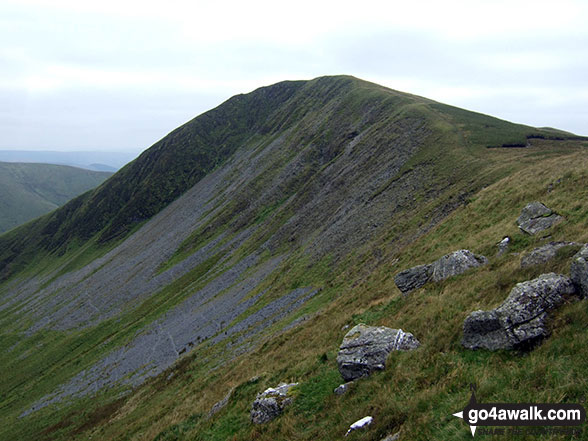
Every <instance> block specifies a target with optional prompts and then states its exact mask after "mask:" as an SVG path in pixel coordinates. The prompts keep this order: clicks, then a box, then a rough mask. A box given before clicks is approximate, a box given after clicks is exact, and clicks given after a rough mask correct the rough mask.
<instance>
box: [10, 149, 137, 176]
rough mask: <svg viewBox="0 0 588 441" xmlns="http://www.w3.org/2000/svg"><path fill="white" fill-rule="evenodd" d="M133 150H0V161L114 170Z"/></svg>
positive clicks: (121, 164) (135, 154)
mask: <svg viewBox="0 0 588 441" xmlns="http://www.w3.org/2000/svg"><path fill="white" fill-rule="evenodd" d="M136 156H137V153H133V152H102V151H87V152H56V151H49V150H41V151H35V150H0V161H4V162H31V163H43V164H57V165H70V166H72V167H79V168H85V169H88V170H94V171H111V172H115V171H117V170H119V169H120V168H122V167H123V166H124V165H125V164H127V163H129V162H131V161H132V160H133V159H135V157H136Z"/></svg>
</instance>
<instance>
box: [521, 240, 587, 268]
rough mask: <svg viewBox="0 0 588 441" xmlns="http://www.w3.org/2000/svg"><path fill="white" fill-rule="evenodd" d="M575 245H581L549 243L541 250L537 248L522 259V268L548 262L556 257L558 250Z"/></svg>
mask: <svg viewBox="0 0 588 441" xmlns="http://www.w3.org/2000/svg"><path fill="white" fill-rule="evenodd" d="M573 245H580V244H579V243H576V242H549V243H548V244H545V245H543V246H541V247H539V248H535V249H534V250H532V251H530V252H529V253H527V254H525V255H524V256H523V257H522V258H521V268H525V267H528V266H532V265H539V264H541V263H545V262H548V261H550V260H551V259H553V258H554V257H555V256H556V254H557V250H559V249H560V248H563V247H567V246H573Z"/></svg>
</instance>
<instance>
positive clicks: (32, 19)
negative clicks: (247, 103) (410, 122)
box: [0, 0, 588, 152]
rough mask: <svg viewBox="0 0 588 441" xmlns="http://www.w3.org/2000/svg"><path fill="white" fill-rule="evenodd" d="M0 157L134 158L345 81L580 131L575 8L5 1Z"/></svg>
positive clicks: (587, 96) (586, 33)
mask: <svg viewBox="0 0 588 441" xmlns="http://www.w3.org/2000/svg"><path fill="white" fill-rule="evenodd" d="M0 13H1V14H0V17H2V18H0V35H1V36H2V43H0V63H1V64H2V66H3V68H2V69H1V71H0V72H1V73H0V102H1V103H2V105H1V106H0V128H1V130H2V133H3V135H4V136H3V137H2V141H1V142H0V149H1V150H61V151H71V150H103V151H125V150H126V151H135V152H138V151H141V150H143V149H146V148H148V147H149V146H151V145H152V144H153V143H155V142H156V141H158V140H159V139H161V138H162V137H164V136H165V135H166V134H167V133H169V132H170V131H172V130H173V129H175V128H176V127H178V126H180V125H181V124H183V123H185V122H187V121H189V120H190V119H192V118H194V117H196V116H197V115H199V114H201V113H203V112H205V111H207V110H210V109H212V108H214V107H216V106H218V105H219V104H221V103H222V102H223V101H225V100H226V99H228V98H230V97H231V96H233V95H236V94H241V93H247V92H250V91H252V90H254V89H256V88H258V87H262V86H267V85H270V84H273V83H276V82H279V81H284V80H301V79H302V80H308V79H312V78H315V77H318V76H323V75H336V74H346V75H353V76H356V77H358V78H361V79H364V80H367V81H372V82H375V83H378V84H381V85H383V86H386V87H389V88H392V89H395V90H399V91H402V92H407V93H411V94H415V95H420V96H424V97H426V98H429V99H432V100H435V101H440V102H443V103H445V104H450V105H453V106H457V107H461V108H464V109H467V110H472V111H476V112H480V113H484V114H488V115H492V116H495V117H497V118H501V119H505V120H509V121H512V122H516V123H522V124H527V125H531V126H535V127H544V126H551V127H555V128H558V129H561V130H566V131H570V132H573V133H576V134H578V135H588V110H587V109H588V106H587V104H588V75H587V74H588V56H586V55H588V54H587V52H588V49H586V48H588V29H586V27H585V26H584V23H585V21H586V18H588V5H586V4H583V3H582V2H581V1H562V2H558V3H557V5H556V4H553V3H551V2H544V1H533V2H531V1H526V0H525V1H514V2H506V1H496V2H492V4H488V2H483V1H467V2H466V1H458V0H453V1H448V2H443V3H439V2H432V1H420V2H414V3H411V4H402V3H399V2H389V1H388V2H380V1H369V0H368V1H365V2H363V3H362V4H361V7H359V5H358V4H357V3H354V2H349V1H338V2H311V1H307V0H304V1H301V2H298V3H297V4H296V5H295V6H294V5H286V6H283V9H279V8H276V5H275V3H272V2H267V1H255V2H249V3H243V2H225V3H223V4H218V3H212V2H209V1H199V2H185V1H183V0H174V1H170V2H167V3H166V7H165V8H163V7H162V6H161V4H160V3H158V2H154V1H142V2H138V1H125V2H120V1H118V2H115V1H112V0H108V1H103V2H100V3H95V4H94V3H88V4H85V3H80V2H75V1H72V0H56V1H48V0H19V1H13V0H7V1H5V2H3V4H2V5H1V6H0Z"/></svg>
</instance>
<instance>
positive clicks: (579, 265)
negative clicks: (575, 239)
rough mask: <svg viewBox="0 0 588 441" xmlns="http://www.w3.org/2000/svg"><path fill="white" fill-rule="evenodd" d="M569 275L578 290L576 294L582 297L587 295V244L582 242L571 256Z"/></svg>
mask: <svg viewBox="0 0 588 441" xmlns="http://www.w3.org/2000/svg"><path fill="white" fill-rule="evenodd" d="M570 276H571V278H572V282H573V283H574V285H575V286H576V289H577V290H578V295H579V296H580V297H583V298H586V297H588V244H584V246H583V247H582V248H581V249H580V251H578V252H577V253H576V255H575V256H574V257H573V258H572V265H571V267H570Z"/></svg>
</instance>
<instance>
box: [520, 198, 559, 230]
mask: <svg viewBox="0 0 588 441" xmlns="http://www.w3.org/2000/svg"><path fill="white" fill-rule="evenodd" d="M562 219H563V217H561V216H559V215H558V214H556V213H554V212H553V211H552V210H551V209H550V208H547V207H546V206H545V205H543V204H542V203H541V202H531V203H530V204H527V205H526V206H525V208H523V211H522V212H521V215H520V216H519V218H518V219H517V225H518V226H519V228H520V229H521V230H522V231H524V232H525V233H527V234H537V233H539V232H541V231H543V230H546V229H548V228H551V227H552V226H553V225H555V224H556V223H557V222H559V221H561V220H562Z"/></svg>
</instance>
